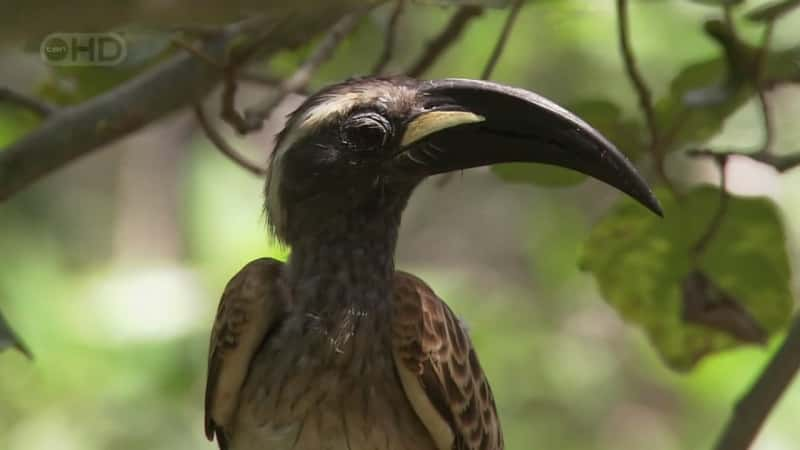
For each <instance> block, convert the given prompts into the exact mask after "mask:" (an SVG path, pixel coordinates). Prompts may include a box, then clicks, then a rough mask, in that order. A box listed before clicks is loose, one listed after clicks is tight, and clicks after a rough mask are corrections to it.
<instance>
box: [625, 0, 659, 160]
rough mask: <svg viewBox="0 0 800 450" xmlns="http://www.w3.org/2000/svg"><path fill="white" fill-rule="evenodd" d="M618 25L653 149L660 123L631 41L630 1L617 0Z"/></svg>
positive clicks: (629, 73) (632, 81) (628, 70)
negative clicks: (657, 122) (629, 23)
mask: <svg viewBox="0 0 800 450" xmlns="http://www.w3.org/2000/svg"><path fill="white" fill-rule="evenodd" d="M617 26H618V28H619V30H618V33H619V47H620V50H621V51H622V58H623V60H624V62H625V70H626V72H627V73H628V78H629V79H630V81H631V83H632V84H633V87H634V89H635V90H636V94H637V95H638V96H639V106H640V107H641V108H642V112H643V113H644V118H645V121H646V122H647V129H648V131H649V132H650V145H651V147H652V148H653V149H655V148H656V146H657V144H658V125H657V124H656V113H655V109H654V108H653V99H652V94H651V93H650V88H648V87H647V83H646V82H645V80H644V77H643V76H642V74H641V73H640V72H639V68H638V66H637V64H636V58H635V57H634V54H633V49H632V48H631V43H630V33H629V31H628V29H629V27H628V1H627V0H617Z"/></svg>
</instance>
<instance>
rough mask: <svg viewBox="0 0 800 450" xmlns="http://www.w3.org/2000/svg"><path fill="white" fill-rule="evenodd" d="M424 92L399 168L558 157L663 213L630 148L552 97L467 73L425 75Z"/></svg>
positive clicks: (556, 161) (425, 170)
mask: <svg viewBox="0 0 800 450" xmlns="http://www.w3.org/2000/svg"><path fill="white" fill-rule="evenodd" d="M420 93H421V95H422V98H423V103H424V105H423V108H422V109H421V111H420V112H419V113H418V114H417V115H416V116H415V117H412V118H411V119H410V120H409V121H408V123H407V126H406V130H405V134H404V135H403V138H402V144H401V145H402V147H403V148H402V151H401V152H400V153H399V154H398V155H397V156H396V157H395V158H394V159H393V162H392V164H393V165H394V166H395V169H401V170H402V171H404V172H411V173H415V174H418V175H433V174H438V173H443V172H449V171H453V170H460V169H467V168H471V167H478V166H485V165H490V164H495V163H502V162H534V163H542V164H551V165H556V166H561V167H566V168H568V169H572V170H576V171H578V172H581V173H584V174H586V175H589V176H592V177H594V178H597V179H598V180H601V181H603V182H605V183H608V184H610V185H611V186H614V187H616V188H617V189H619V190H621V191H622V192H624V193H626V194H628V195H630V196H631V197H633V198H634V199H636V200H637V201H639V202H640V203H641V204H643V205H644V206H646V207H647V208H648V209H650V210H651V211H653V212H654V213H656V214H658V215H662V210H661V205H659V203H658V200H657V199H656V197H655V196H654V195H653V193H652V191H651V190H650V188H649V186H648V185H647V183H646V182H645V181H644V179H643V178H642V176H641V175H639V173H638V172H637V171H636V168H635V167H634V166H633V165H632V164H631V163H630V161H628V159H627V158H626V157H625V155H623V154H622V152H620V151H619V150H618V149H617V148H616V147H615V146H614V144H612V143H611V142H609V141H608V140H607V139H606V138H604V137H603V136H602V135H601V134H600V133H599V132H598V131H597V130H595V129H594V128H592V127H591V126H590V125H589V124H587V123H586V122H584V121H583V120H581V119H580V118H579V117H577V116H576V115H574V114H572V113H570V112H569V111H567V110H565V109H564V108H562V107H560V106H558V105H556V104H555V103H553V102H551V101H550V100H547V99H546V98H544V97H541V96H539V95H536V94H534V93H532V92H529V91H526V90H523V89H518V88H513V87H508V86H503V85H500V84H497V83H492V82H488V81H478V80H468V79H445V80H435V81H426V82H423V84H422V86H421V87H420Z"/></svg>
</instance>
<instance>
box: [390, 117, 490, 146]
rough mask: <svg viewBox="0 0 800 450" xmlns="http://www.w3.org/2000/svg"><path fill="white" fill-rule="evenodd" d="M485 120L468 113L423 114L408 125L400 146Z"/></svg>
mask: <svg viewBox="0 0 800 450" xmlns="http://www.w3.org/2000/svg"><path fill="white" fill-rule="evenodd" d="M484 120H486V118H485V117H483V116H479V115H477V114H473V113H471V112H466V111H431V112H427V113H422V114H420V115H419V116H417V117H416V118H414V120H412V121H411V123H409V124H408V127H406V132H405V134H404V135H403V140H402V141H401V142H400V145H401V146H403V147H406V146H408V145H411V144H413V143H415V142H417V141H419V140H420V139H422V138H424V137H426V136H430V135H431V134H433V133H436V132H437V131H442V130H445V129H447V128H452V127H456V126H459V125H466V124H468V123H476V122H483V121H484Z"/></svg>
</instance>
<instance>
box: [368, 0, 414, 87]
mask: <svg viewBox="0 0 800 450" xmlns="http://www.w3.org/2000/svg"><path fill="white" fill-rule="evenodd" d="M405 6H406V0H397V1H396V2H395V5H394V9H393V10H392V15H391V16H390V17H389V24H388V26H387V29H386V39H385V40H384V42H383V51H382V52H381V56H380V57H379V58H378V61H377V62H376V63H375V66H374V67H373V68H372V71H371V72H370V73H372V74H373V75H380V74H382V73H383V72H384V70H386V66H387V65H389V62H390V61H391V60H392V55H393V53H394V47H395V41H396V40H397V24H398V23H400V16H401V15H403V10H404V9H405Z"/></svg>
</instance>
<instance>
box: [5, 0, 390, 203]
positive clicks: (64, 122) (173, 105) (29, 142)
mask: <svg viewBox="0 0 800 450" xmlns="http://www.w3.org/2000/svg"><path fill="white" fill-rule="evenodd" d="M281 3H283V2H281ZM376 3H379V1H378V0H332V1H329V2H327V3H325V4H324V5H323V4H320V5H319V6H318V7H317V8H305V7H303V9H302V11H295V12H294V13H293V14H289V15H288V16H286V15H284V14H286V7H285V5H279V6H278V8H279V11H280V14H274V15H269V16H267V17H269V18H270V20H275V21H279V23H280V25H279V26H277V27H275V28H274V30H272V33H271V34H272V36H270V39H268V40H267V41H266V44H265V45H264V46H263V47H261V52H262V55H264V56H269V55H270V54H272V53H274V52H276V51H278V50H281V49H285V48H291V47H294V46H296V45H298V44H300V43H302V42H304V41H306V40H308V39H309V38H311V37H313V36H314V35H316V34H317V33H318V32H320V31H323V30H325V29H327V28H329V27H330V26H331V24H332V23H333V22H335V21H336V20H338V19H339V18H340V17H341V16H342V15H344V14H346V13H348V12H350V11H352V10H353V9H357V8H363V7H364V6H365V5H370V4H376ZM263 9H269V6H267V7H265V8H262V10H263ZM282 17H285V20H283V19H282ZM243 24H244V23H240V24H237V25H231V26H228V27H226V28H225V29H224V30H223V32H221V33H220V34H219V35H218V36H217V37H214V38H210V39H208V40H206V41H205V42H204V44H203V48H202V51H203V53H204V54H207V55H209V56H211V57H213V58H215V59H216V60H219V61H224V60H225V58H226V57H227V53H228V52H229V51H230V49H231V47H232V46H233V45H234V44H235V45H237V46H238V45H241V43H242V41H243V39H248V38H263V36H261V35H259V33H258V31H259V30H254V29H250V28H248V27H246V26H244V25H243ZM262 34H263V32H262ZM222 76H223V73H222V72H221V71H220V70H219V68H217V67H214V66H212V65H209V64H207V63H206V62H205V61H202V60H200V59H199V58H197V57H195V56H194V55H191V54H188V53H186V52H181V54H178V55H177V56H174V57H173V58H171V59H170V60H168V61H166V62H164V63H162V64H160V65H158V66H157V67H154V68H153V69H151V70H150V71H148V72H146V73H143V74H142V75H140V76H138V77H136V78H134V79H132V80H130V81H128V82H126V83H123V84H122V85H120V86H118V87H116V88H115V89H113V90H111V91H109V92H107V93H105V94H102V95H99V96H97V97H95V98H92V99H90V100H88V101H86V102H84V103H82V104H80V105H77V106H74V107H70V108H64V109H62V110H59V111H58V112H56V113H55V114H52V115H51V116H49V117H48V119H47V120H46V121H45V122H44V123H43V124H42V125H41V126H40V127H39V128H37V129H36V130H34V131H33V132H32V133H30V134H28V135H27V136H24V137H23V138H21V139H20V140H19V141H17V142H15V143H13V144H11V145H10V146H9V147H7V148H5V149H3V150H0V201H3V200H6V199H8V198H9V197H10V196H12V195H13V194H15V193H17V192H18V191H20V190H21V189H23V188H24V187H26V186H28V185H29V184H31V183H33V182H34V181H36V180H38V179H39V178H41V177H42V176H44V175H46V174H48V173H50V172H52V171H54V170H56V169H58V168H60V167H62V166H64V165H65V164H67V163H69V162H70V161H73V160H75V159H76V158H79V157H81V156H83V155H86V154H88V153H89V152H91V151H93V150H95V149H97V148H99V147H101V146H103V145H104V144H107V143H109V142H112V141H114V140H116V139H119V138H121V137H123V136H125V135H127V134H129V133H131V132H133V131H136V130H138V129H140V128H142V127H144V126H145V125H147V124H148V123H151V122H153V121H154V120H156V119H158V118H160V117H162V116H164V115H165V114H167V113H169V112H172V111H175V110H177V109H179V108H181V107H184V106H186V105H189V104H194V103H197V102H198V101H200V100H202V98H203V97H204V96H205V94H206V93H208V92H209V91H210V90H211V89H212V88H213V87H214V86H215V85H216V83H217V82H218V81H219V80H220V79H221V77H222Z"/></svg>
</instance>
